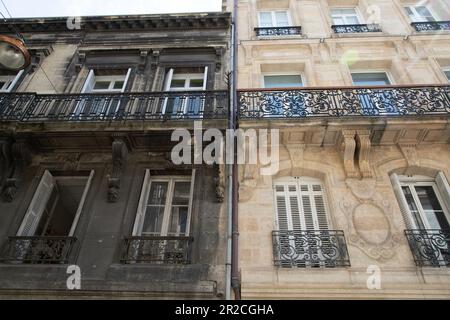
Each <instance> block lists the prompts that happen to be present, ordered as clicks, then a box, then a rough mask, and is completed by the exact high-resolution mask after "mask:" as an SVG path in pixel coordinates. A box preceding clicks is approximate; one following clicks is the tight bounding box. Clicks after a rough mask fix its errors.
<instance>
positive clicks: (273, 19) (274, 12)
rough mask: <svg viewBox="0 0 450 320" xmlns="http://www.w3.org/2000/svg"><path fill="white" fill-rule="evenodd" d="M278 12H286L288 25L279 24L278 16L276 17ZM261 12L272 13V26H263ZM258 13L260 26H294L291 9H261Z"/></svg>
mask: <svg viewBox="0 0 450 320" xmlns="http://www.w3.org/2000/svg"><path fill="white" fill-rule="evenodd" d="M277 12H285V13H286V16H287V20H288V25H287V26H279V25H278V21H277V18H276V13H277ZM261 13H270V15H271V20H272V26H270V27H263V26H262V25H261ZM257 15H258V27H259V28H284V27H292V19H291V15H290V12H289V9H286V10H259V11H258V12H257ZM274 22H275V23H274Z"/></svg>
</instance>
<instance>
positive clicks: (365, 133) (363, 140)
mask: <svg viewBox="0 0 450 320" xmlns="http://www.w3.org/2000/svg"><path fill="white" fill-rule="evenodd" d="M370 133H371V132H370V130H357V132H356V142H357V146H358V165H359V171H360V173H361V176H362V177H363V178H372V170H371V169H370V147H371V143H370Z"/></svg>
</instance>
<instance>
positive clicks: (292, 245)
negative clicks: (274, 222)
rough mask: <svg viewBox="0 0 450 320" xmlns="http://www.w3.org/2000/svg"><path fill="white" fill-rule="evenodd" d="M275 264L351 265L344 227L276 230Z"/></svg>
mask: <svg viewBox="0 0 450 320" xmlns="http://www.w3.org/2000/svg"><path fill="white" fill-rule="evenodd" d="M272 240H273V256H274V264H275V266H278V267H285V268H293V267H299V268H305V267H325V268H334V267H347V266H350V259H349V256H348V250H347V245H346V242H345V237H344V232H343V231H341V230H296V231H273V232H272Z"/></svg>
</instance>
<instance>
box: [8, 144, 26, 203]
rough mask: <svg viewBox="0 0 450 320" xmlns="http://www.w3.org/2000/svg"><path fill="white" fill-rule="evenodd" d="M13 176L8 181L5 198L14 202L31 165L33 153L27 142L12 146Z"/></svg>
mask: <svg viewBox="0 0 450 320" xmlns="http://www.w3.org/2000/svg"><path fill="white" fill-rule="evenodd" d="M11 155H12V167H13V169H12V174H11V175H10V176H9V178H7V179H6V182H5V186H4V188H3V198H4V199H5V201H6V202H12V201H13V200H14V197H15V195H16V192H17V189H18V187H19V181H20V179H21V178H22V174H23V172H24V170H25V168H26V167H27V166H28V165H29V164H30V163H31V151H30V148H29V146H28V144H27V143H26V142H25V141H16V142H14V143H13V144H12V145H11Z"/></svg>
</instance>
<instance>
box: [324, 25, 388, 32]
mask: <svg viewBox="0 0 450 320" xmlns="http://www.w3.org/2000/svg"><path fill="white" fill-rule="evenodd" d="M331 29H333V31H334V32H335V33H361V32H381V27H380V25H379V24H376V23H372V24H339V25H332V26H331Z"/></svg>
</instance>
